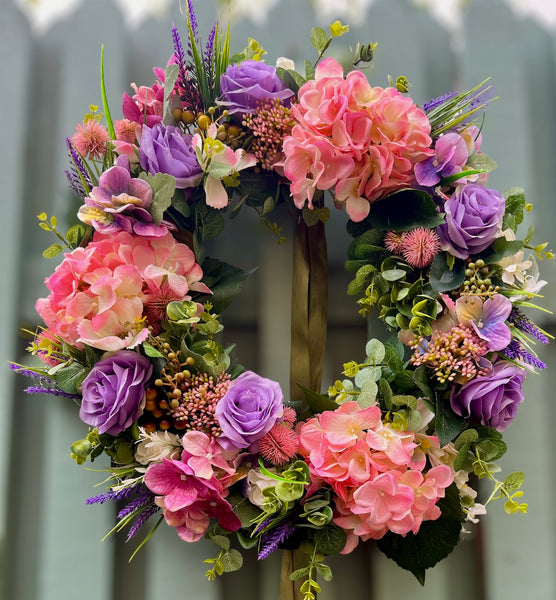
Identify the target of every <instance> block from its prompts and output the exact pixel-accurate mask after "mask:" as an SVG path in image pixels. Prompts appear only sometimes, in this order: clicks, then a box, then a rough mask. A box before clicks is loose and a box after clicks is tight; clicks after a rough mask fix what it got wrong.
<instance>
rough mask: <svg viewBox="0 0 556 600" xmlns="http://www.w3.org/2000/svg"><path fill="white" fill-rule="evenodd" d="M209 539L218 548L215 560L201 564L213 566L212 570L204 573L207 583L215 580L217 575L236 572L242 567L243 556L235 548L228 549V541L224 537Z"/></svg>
mask: <svg viewBox="0 0 556 600" xmlns="http://www.w3.org/2000/svg"><path fill="white" fill-rule="evenodd" d="M210 539H211V540H212V541H213V542H214V543H215V544H216V545H217V546H218V547H219V548H220V552H219V553H218V556H217V557H216V558H207V559H206V560H204V561H203V562H204V563H206V564H209V565H213V567H212V569H208V570H207V571H205V576H206V578H207V579H208V580H209V581H213V580H214V579H216V576H217V575H222V574H224V573H231V572H232V571H238V570H239V569H241V567H242V565H243V556H242V555H241V553H240V552H239V551H238V550H236V549H235V548H230V539H229V538H228V537H227V536H225V535H212V536H210Z"/></svg>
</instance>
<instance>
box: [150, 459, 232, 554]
mask: <svg viewBox="0 0 556 600" xmlns="http://www.w3.org/2000/svg"><path fill="white" fill-rule="evenodd" d="M145 485H146V486H147V487H148V488H149V489H150V490H151V492H153V493H154V494H157V495H158V496H159V497H158V498H157V499H156V503H157V504H158V505H159V506H161V507H162V508H163V511H164V518H165V519H166V522H167V523H168V525H170V526H171V527H176V529H177V533H178V535H179V536H180V538H181V539H183V540H185V541H186V542H196V541H198V540H199V539H201V538H202V537H203V535H204V534H205V533H206V531H207V529H208V527H209V524H210V519H213V518H215V519H217V520H218V524H219V525H220V526H221V527H222V528H223V529H225V530H226V531H237V530H238V529H239V528H240V527H241V521H240V520H239V518H238V517H237V516H236V515H235V513H234V511H233V509H232V507H231V505H230V504H229V503H228V502H227V501H226V500H225V499H224V496H225V495H226V493H227V490H225V489H224V487H223V485H222V483H221V482H220V481H219V480H218V479H216V478H215V477H213V478H211V479H200V478H198V477H196V476H195V475H194V474H193V471H192V469H191V467H190V466H189V465H187V464H185V463H184V462H182V461H180V460H174V459H168V458H165V459H163V461H162V462H161V463H154V464H151V465H150V466H149V467H148V468H147V471H146V473H145Z"/></svg>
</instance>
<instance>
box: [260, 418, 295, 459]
mask: <svg viewBox="0 0 556 600" xmlns="http://www.w3.org/2000/svg"><path fill="white" fill-rule="evenodd" d="M298 447H299V444H298V442H297V435H296V434H295V431H293V429H291V428H290V427H288V426H287V425H286V424H284V423H277V424H276V425H274V426H273V427H272V429H271V430H270V431H269V432H267V433H266V434H265V435H264V436H263V437H262V438H261V439H260V440H259V451H260V453H261V455H262V457H263V458H264V459H265V460H267V461H268V462H269V463H271V464H273V465H275V466H281V465H285V464H286V463H288V462H289V461H290V460H291V459H292V458H293V457H294V456H295V455H296V454H297V449H298Z"/></svg>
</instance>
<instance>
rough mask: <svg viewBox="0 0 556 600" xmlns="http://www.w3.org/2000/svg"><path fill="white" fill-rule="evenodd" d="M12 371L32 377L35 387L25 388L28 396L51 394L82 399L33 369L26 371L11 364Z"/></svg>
mask: <svg viewBox="0 0 556 600" xmlns="http://www.w3.org/2000/svg"><path fill="white" fill-rule="evenodd" d="M10 369H11V370H12V371H15V372H16V373H19V375H23V376H24V377H30V378H31V379H32V380H33V381H34V383H35V385H31V386H28V387H26V388H25V390H24V391H25V393H27V394H50V395H51V396H61V397H63V398H72V399H77V398H81V396H80V395H79V394H71V393H69V392H64V390H62V389H60V388H59V387H58V385H57V384H56V381H54V379H52V378H51V377H48V376H47V375H45V374H43V373H37V372H36V371H33V370H31V369H25V368H24V367H20V366H19V365H16V364H15V363H10Z"/></svg>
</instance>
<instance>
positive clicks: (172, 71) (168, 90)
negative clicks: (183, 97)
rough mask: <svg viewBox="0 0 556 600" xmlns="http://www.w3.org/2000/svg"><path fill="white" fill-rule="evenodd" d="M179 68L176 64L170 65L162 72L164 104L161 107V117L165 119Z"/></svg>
mask: <svg viewBox="0 0 556 600" xmlns="http://www.w3.org/2000/svg"><path fill="white" fill-rule="evenodd" d="M179 73H180V68H179V66H178V65H176V64H171V65H168V66H167V67H166V70H165V71H164V103H163V107H162V116H163V117H166V112H167V110H168V103H169V102H170V96H171V95H172V92H173V91H174V86H175V85H176V81H177V80H178V76H179Z"/></svg>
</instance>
